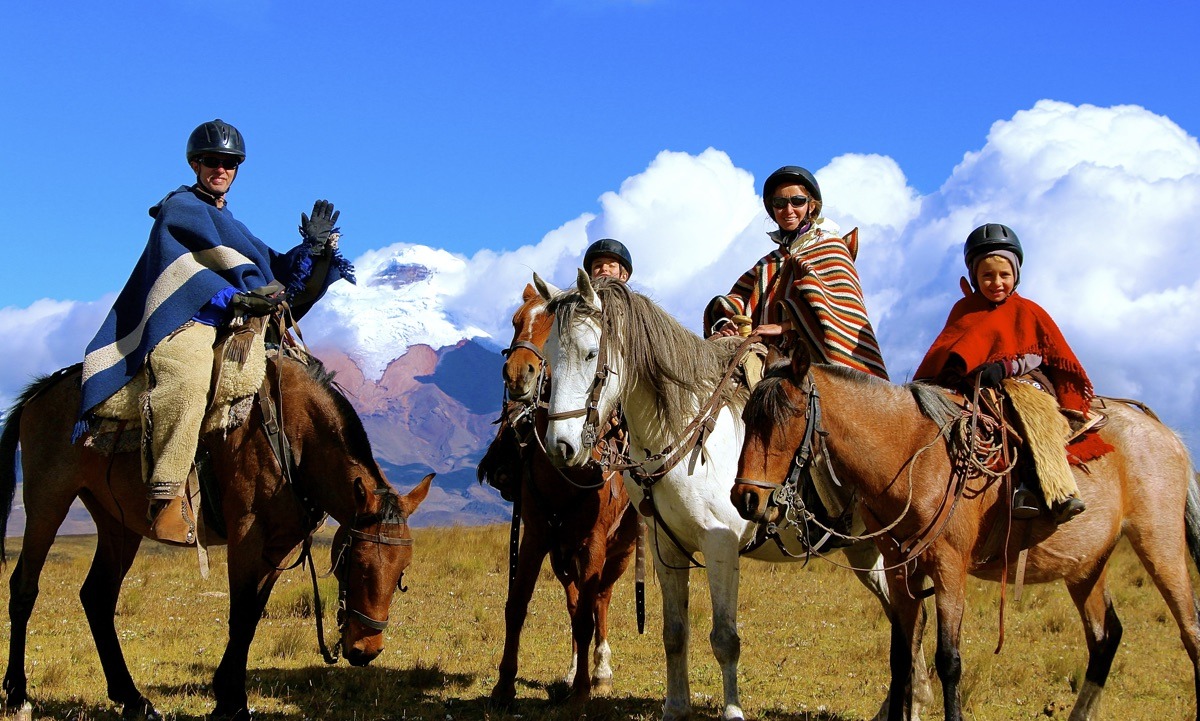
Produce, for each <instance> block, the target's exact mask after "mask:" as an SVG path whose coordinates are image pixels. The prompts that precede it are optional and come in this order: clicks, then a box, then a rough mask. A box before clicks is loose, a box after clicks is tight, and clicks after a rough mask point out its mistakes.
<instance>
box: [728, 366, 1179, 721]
mask: <svg viewBox="0 0 1200 721" xmlns="http://www.w3.org/2000/svg"><path fill="white" fill-rule="evenodd" d="M1097 402H1098V403H1103V405H1104V408H1103V412H1104V413H1105V414H1106V415H1107V417H1108V421H1107V424H1106V425H1104V426H1103V428H1101V429H1100V430H1099V431H1098V432H1099V433H1100V436H1101V438H1102V439H1103V440H1105V441H1107V442H1108V443H1109V444H1111V445H1112V446H1113V447H1114V448H1115V450H1114V451H1111V452H1109V453H1107V454H1105V455H1103V456H1101V457H1100V458H1098V459H1096V460H1090V461H1088V462H1087V464H1086V465H1087V468H1086V470H1084V469H1080V468H1077V467H1076V468H1075V469H1074V476H1075V479H1076V481H1077V483H1078V485H1079V492H1080V495H1081V497H1082V498H1083V499H1084V500H1085V501H1086V503H1087V510H1086V511H1085V512H1084V513H1083V514H1082V515H1080V516H1078V517H1077V518H1075V519H1073V520H1071V521H1070V522H1069V523H1064V524H1062V525H1060V526H1056V525H1055V522H1054V520H1053V519H1051V518H1049V516H1048V514H1044V515H1043V516H1042V517H1040V518H1038V519H1034V520H1032V521H1017V520H1014V519H1011V518H1010V515H1009V502H1008V498H1009V496H1010V494H1011V488H1010V487H1009V484H1005V483H1003V482H1000V481H999V480H998V478H990V479H989V474H986V473H983V472H978V473H974V474H972V473H969V472H967V471H966V470H964V468H963V465H962V463H963V461H962V456H959V455H956V454H958V452H959V451H958V450H957V447H956V446H954V447H952V445H951V443H950V442H949V441H948V440H947V438H952V437H954V436H956V435H957V432H956V426H955V424H969V423H970V420H971V419H970V417H969V415H966V414H963V413H962V412H961V409H960V407H959V406H958V405H955V404H953V403H951V401H950V399H949V396H948V395H947V393H946V392H944V391H942V390H941V389H938V388H936V387H934V386H929V385H925V384H922V383H914V384H909V385H906V386H898V385H893V384H891V383H888V382H886V381H882V380H879V379H877V378H873V377H871V376H868V375H866V374H863V373H859V372H856V371H853V370H849V369H844V368H838V367H834V366H826V365H816V364H812V363H811V362H810V359H809V358H808V356H807V354H804V353H802V352H801V353H797V354H796V355H795V356H794V357H793V358H792V360H791V361H790V363H780V364H777V365H776V366H775V367H773V368H772V369H770V370H769V371H768V373H767V377H766V378H765V379H764V380H763V381H762V382H761V383H760V384H759V385H758V387H756V388H755V390H754V393H753V395H752V396H751V398H750V401H749V404H748V405H747V408H746V419H747V435H746V442H745V445H744V447H743V450H742V456H741V458H740V459H739V461H738V480H737V483H736V484H735V485H734V486H733V489H732V491H731V493H732V497H733V498H735V499H738V505H739V510H740V511H741V512H742V514H743V515H744V516H745V517H747V518H750V519H752V520H756V521H758V520H767V521H771V520H773V519H775V518H776V517H777V516H778V515H779V513H780V510H779V509H778V508H775V507H774V506H773V505H772V504H773V499H774V498H776V497H777V496H778V491H774V492H773V491H772V490H771V487H772V486H774V487H776V488H777V487H778V486H779V484H780V482H781V481H782V480H783V478H784V476H786V475H787V474H788V469H789V467H790V466H792V465H793V464H795V462H796V461H795V459H796V458H798V457H799V455H800V452H799V451H798V449H802V448H803V447H804V446H805V445H810V444H809V443H806V441H805V438H806V437H807V438H809V439H823V441H820V440H818V441H817V442H818V443H820V442H823V443H824V445H825V448H826V451H827V453H828V457H829V459H830V462H831V463H832V466H833V468H834V470H835V471H836V474H837V476H838V477H839V478H840V479H841V481H842V482H843V483H845V484H847V485H848V486H850V487H851V488H853V489H855V490H856V491H857V499H858V501H857V503H858V506H859V508H860V509H861V512H862V517H863V518H864V519H866V521H867V526H868V529H869V531H870V535H873V536H874V537H875V539H876V543H877V544H878V545H879V548H880V551H881V552H882V553H883V556H884V560H885V561H886V562H887V566H888V568H889V569H890V570H889V572H888V581H889V584H890V587H891V591H892V603H893V615H892V617H891V619H892V636H891V674H892V675H891V695H890V698H891V707H890V709H889V715H888V718H889V719H891V720H892V721H901V720H902V719H908V718H909V717H910V716H909V714H910V709H909V707H908V703H909V701H908V697H907V694H906V693H904V692H903V687H904V683H905V681H906V679H907V678H908V676H909V672H910V669H911V668H912V665H913V663H914V661H920V662H921V665H922V666H923V663H924V662H923V657H922V656H920V655H917V654H916V652H915V651H914V648H915V644H917V643H919V641H920V638H921V634H922V631H923V629H922V624H921V623H920V622H919V621H918V619H917V606H918V604H919V603H920V601H919V600H918V597H919V596H921V595H922V594H921V589H922V586H924V585H925V582H926V581H930V582H931V583H932V588H933V593H934V596H935V599H936V607H937V629H938V630H937V651H936V654H935V666H936V669H937V673H938V675H939V676H940V677H941V681H942V693H943V705H944V708H945V718H946V719H947V720H948V721H959V720H960V719H962V710H961V703H960V700H959V681H960V679H961V676H962V660H961V656H960V654H959V636H960V631H961V625H962V619H963V614H964V605H965V603H966V601H965V595H964V592H965V584H966V580H967V575H968V574H971V575H974V576H977V577H980V578H984V579H987V580H992V581H1007V582H1014V581H1015V580H1016V579H1017V578H1018V571H1017V566H1018V565H1019V562H1018V563H1013V564H1011V565H1010V563H1009V561H1010V560H1017V559H1018V553H1019V552H1020V550H1021V548H1022V547H1026V546H1027V547H1028V551H1027V558H1026V560H1025V564H1026V565H1025V571H1024V573H1025V574H1026V575H1025V578H1024V580H1025V581H1026V582H1031V583H1045V582H1050V581H1054V580H1058V579H1062V580H1064V581H1065V583H1066V586H1067V590H1068V591H1069V592H1070V594H1071V598H1072V600H1073V601H1074V602H1075V605H1076V607H1077V608H1078V610H1079V615H1080V616H1081V618H1082V620H1083V627H1084V635H1085V637H1086V639H1087V649H1088V665H1087V672H1086V677H1085V682H1084V684H1083V686H1082V688H1081V689H1080V690H1079V696H1078V698H1077V700H1076V702H1075V706H1074V708H1073V710H1072V711H1071V716H1070V718H1071V721H1094V720H1095V719H1097V718H1098V717H1099V713H1098V708H1099V703H1100V697H1101V694H1102V692H1103V690H1104V684H1105V681H1106V679H1107V677H1108V673H1109V669H1110V667H1111V666H1112V661H1113V655H1114V654H1115V653H1116V650H1117V646H1118V645H1119V643H1120V640H1121V622H1120V619H1119V618H1118V617H1117V614H1116V611H1115V610H1114V609H1113V604H1112V599H1111V598H1110V596H1109V593H1108V589H1107V585H1106V582H1105V566H1106V563H1107V561H1108V558H1109V555H1110V554H1111V553H1112V552H1113V548H1114V546H1115V545H1116V543H1117V540H1118V539H1119V538H1120V537H1121V536H1122V534H1124V535H1127V536H1128V537H1129V540H1130V542H1131V543H1132V545H1133V548H1134V551H1135V552H1136V553H1137V555H1138V557H1139V558H1140V559H1141V562H1142V564H1143V565H1144V566H1145V568H1146V571H1147V572H1148V573H1149V574H1150V577H1151V578H1152V579H1153V580H1154V583H1155V585H1156V586H1157V587H1158V590H1159V592H1160V593H1161V594H1162V596H1163V598H1164V599H1165V600H1166V602H1167V605H1168V607H1169V608H1170V610H1171V613H1172V615H1173V616H1174V617H1175V622H1176V623H1177V624H1178V625H1179V631H1180V635H1181V637H1182V638H1183V644H1184V647H1185V648H1186V649H1187V653H1188V655H1189V656H1190V657H1191V660H1192V665H1193V668H1194V677H1195V678H1194V685H1195V686H1196V691H1197V693H1198V694H1200V615H1198V612H1200V607H1198V606H1197V604H1196V600H1195V597H1194V595H1193V591H1192V584H1191V579H1190V578H1189V575H1188V567H1187V557H1188V555H1189V553H1190V555H1191V558H1192V560H1193V562H1194V563H1197V564H1200V486H1198V485H1197V480H1196V475H1195V473H1194V469H1193V466H1192V462H1191V459H1190V458H1189V455H1188V452H1187V449H1186V448H1185V447H1184V445H1183V443H1182V442H1181V441H1180V439H1179V437H1178V436H1177V435H1175V433H1174V432H1172V431H1171V430H1170V429H1169V428H1167V427H1166V426H1165V425H1163V424H1162V423H1161V422H1160V421H1159V420H1158V419H1157V418H1156V417H1155V416H1154V415H1153V414H1152V413H1150V412H1149V411H1148V409H1145V407H1144V406H1140V408H1141V409H1140V410H1139V409H1135V408H1134V407H1132V406H1131V405H1129V404H1128V403H1126V402H1121V401H1114V400H1113V399H1098V401H1097ZM1143 410H1144V411H1146V412H1143ZM814 419H815V420H814ZM968 427H969V426H968ZM943 431H946V433H943ZM956 458H957V459H958V460H956ZM1030 544H1032V545H1030ZM1002 598H1003V595H1002ZM1001 629H1003V624H1002V625H1001ZM1001 634H1002V635H1001V641H1002V640H1003V631H1001ZM1198 718H1200V714H1198Z"/></svg>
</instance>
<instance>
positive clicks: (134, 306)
mask: <svg viewBox="0 0 1200 721" xmlns="http://www.w3.org/2000/svg"><path fill="white" fill-rule="evenodd" d="M150 215H151V216H152V217H154V219H155V220H154V227H153V229H151V231H150V240H149V241H148V242H147V243H146V249H145V250H144V251H142V257H141V258H139V259H138V262H137V265H136V266H135V267H134V269H133V273H132V274H131V275H130V276H129V280H128V281H126V283H125V287H124V288H123V289H122V290H121V293H120V295H118V296H117V300H116V302H115V303H114V304H113V307H112V310H110V311H109V313H108V316H107V317H106V318H105V319H104V323H103V325H101V326H100V330H99V331H98V332H97V333H96V337H95V338H93V339H92V342H91V343H89V344H88V346H87V351H86V353H85V355H84V359H83V400H82V403H81V404H80V409H79V415H80V418H81V419H84V420H86V419H87V417H88V413H89V411H91V410H92V409H93V408H95V407H96V405H98V404H99V403H102V402H104V401H105V400H107V399H108V398H109V396H111V395H112V394H113V393H116V392H117V391H118V390H120V389H121V387H123V386H124V385H125V384H126V383H128V382H129V381H130V379H132V378H133V376H134V375H135V374H136V373H137V372H138V371H139V370H141V368H142V365H143V364H145V362H146V356H147V355H148V354H149V353H150V351H151V350H152V349H153V348H154V347H155V346H156V345H158V343H159V341H161V340H162V339H163V338H166V337H167V336H168V335H170V334H171V333H173V332H174V331H175V330H177V329H178V328H179V327H180V326H182V325H183V324H184V323H186V322H187V321H189V320H191V318H192V317H193V316H195V315H196V312H197V311H198V310H200V308H202V307H203V306H204V305H205V304H206V303H208V301H209V300H210V299H211V298H212V297H213V296H214V295H216V293H217V292H218V291H220V290H223V289H224V288H227V287H229V286H232V287H234V288H236V289H237V290H238V291H249V290H254V289H256V288H260V287H262V286H264V285H266V284H267V283H270V282H271V281H272V280H276V279H278V280H279V281H280V282H281V283H283V284H284V285H286V286H287V287H288V288H289V290H291V291H294V290H296V289H298V288H300V287H303V285H304V282H305V281H306V280H307V278H308V275H309V272H310V270H311V268H312V258H311V257H310V255H309V252H308V249H307V248H306V247H305V246H304V245H303V244H301V245H299V246H297V247H295V248H293V249H292V250H291V251H289V252H288V253H286V254H282V253H277V252H275V251H274V250H272V249H271V248H269V247H268V246H267V245H266V244H265V243H263V242H262V241H261V240H259V239H258V238H256V237H254V235H253V234H252V233H251V232H250V231H249V230H248V229H247V228H246V226H245V225H242V223H240V222H238V221H237V220H236V219H234V217H233V214H232V213H230V212H229V210H228V207H226V208H224V209H218V208H216V207H215V206H213V205H210V204H209V203H207V202H205V201H204V200H201V199H200V198H199V197H197V196H196V195H195V194H194V193H193V192H192V191H191V189H190V188H188V187H187V186H182V187H180V188H179V189H178V190H176V191H174V192H173V193H171V194H169V195H168V196H167V197H166V198H163V200H162V201H161V202H160V203H159V204H158V205H156V206H154V207H153V208H151V209H150ZM343 275H345V276H346V277H348V278H349V279H350V280H353V276H352V275H351V269H350V266H349V264H348V263H346V262H345V260H343V259H342V258H341V257H340V256H337V257H335V259H334V262H333V263H332V264H331V265H330V270H329V274H328V276H327V277H326V280H325V287H328V285H329V284H330V283H332V282H333V281H335V280H337V279H338V278H341V277H343ZM322 292H324V290H322ZM77 434H78V429H77Z"/></svg>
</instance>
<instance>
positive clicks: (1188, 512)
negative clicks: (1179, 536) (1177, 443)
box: [1183, 468, 1200, 569]
mask: <svg viewBox="0 0 1200 721" xmlns="http://www.w3.org/2000/svg"><path fill="white" fill-rule="evenodd" d="M1188 473H1189V474H1191V477H1190V478H1189V479H1188V495H1187V504H1186V505H1185V507H1184V511H1183V519H1184V522H1185V524H1186V525H1187V544H1188V551H1190V552H1191V554H1192V563H1194V564H1196V568H1197V569H1200V475H1197V473H1196V470H1195V468H1189V469H1188Z"/></svg>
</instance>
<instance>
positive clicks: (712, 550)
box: [702, 529, 744, 721]
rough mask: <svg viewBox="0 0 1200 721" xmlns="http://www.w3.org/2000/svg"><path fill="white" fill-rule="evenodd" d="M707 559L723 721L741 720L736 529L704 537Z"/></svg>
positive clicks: (713, 642) (711, 635)
mask: <svg viewBox="0 0 1200 721" xmlns="http://www.w3.org/2000/svg"><path fill="white" fill-rule="evenodd" d="M702 550H703V551H704V563H705V565H706V566H707V567H708V592H709V595H710V596H711V598H712V613H713V618H712V632H711V633H710V634H709V637H708V640H709V643H710V644H711V645H712V650H713V656H715V657H716V659H717V663H718V664H720V666H721V685H722V688H723V691H724V694H725V708H724V709H723V711H722V713H721V718H722V719H723V721H742V719H743V718H744V716H743V714H742V704H741V700H740V699H739V698H738V678H737V673H738V660H739V659H740V658H741V655H742V640H741V638H740V637H739V636H738V631H737V602H738V582H739V576H740V564H739V562H738V561H739V559H738V543H737V536H735V535H734V534H733V531H730V530H727V529H724V530H714V531H710V532H709V533H708V535H707V536H706V537H705V543H704V547H703V549H702Z"/></svg>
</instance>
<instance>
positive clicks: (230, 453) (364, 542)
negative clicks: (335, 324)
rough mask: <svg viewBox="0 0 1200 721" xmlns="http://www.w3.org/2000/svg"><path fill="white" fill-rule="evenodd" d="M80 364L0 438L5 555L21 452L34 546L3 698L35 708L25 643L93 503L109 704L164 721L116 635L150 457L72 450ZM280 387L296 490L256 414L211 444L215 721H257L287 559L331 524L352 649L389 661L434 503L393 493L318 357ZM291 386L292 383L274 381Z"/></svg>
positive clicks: (283, 377) (15, 606) (17, 599)
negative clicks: (250, 676)
mask: <svg viewBox="0 0 1200 721" xmlns="http://www.w3.org/2000/svg"><path fill="white" fill-rule="evenodd" d="M80 368H81V366H80V365H76V366H72V367H71V368H67V369H64V370H62V371H59V372H58V373H55V374H53V375H51V376H47V377H44V378H40V379H38V380H36V381H34V382H33V383H32V384H31V385H30V386H29V387H28V388H26V389H25V391H24V393H22V395H21V397H20V398H19V399H18V400H17V402H16V404H15V405H14V407H13V409H12V410H11V411H10V413H9V415H8V419H7V421H6V422H5V424H4V429H3V431H2V432H0V499H2V500H3V502H2V503H0V557H2V555H3V551H4V549H3V538H4V533H3V532H4V530H5V529H6V528H7V526H8V519H9V515H10V513H11V511H12V501H13V496H14V493H15V490H16V452H17V444H18V442H19V443H20V446H21V450H22V453H21V467H22V470H23V472H24V484H23V486H24V498H25V512H26V522H25V537H24V543H23V545H22V546H21V554H20V558H19V560H18V561H17V566H16V570H14V571H13V575H12V579H11V581H10V583H9V588H10V591H11V595H10V597H9V604H8V612H9V618H10V621H11V624H12V634H11V640H10V643H9V649H8V670H7V671H6V673H5V675H4V681H3V690H4V693H5V695H6V696H7V702H8V705H9V707H15V708H21V707H22V706H26V708H28V696H27V691H26V677H25V642H26V634H27V632H28V623H29V617H30V615H31V614H32V612H33V606H34V602H35V601H36V600H37V596H38V577H39V575H40V574H41V571H42V567H43V565H44V564H45V562H46V556H47V554H48V553H49V551H50V546H51V544H52V543H53V542H54V537H55V534H56V532H57V531H58V527H59V525H61V524H62V522H63V519H64V518H65V517H66V515H67V510H68V509H69V508H70V506H71V503H72V501H74V499H75V498H77V497H78V498H80V499H81V500H82V501H83V503H84V505H85V506H86V507H87V509H88V512H89V513H91V515H92V518H93V519H94V520H95V522H96V538H97V541H96V556H95V558H94V559H93V561H92V566H91V570H90V571H89V572H88V575H87V579H86V580H85V581H84V582H83V586H82V588H81V589H80V592H79V596H80V599H81V600H82V601H83V608H84V613H85V614H86V615H87V620H88V624H89V625H90V626H91V630H92V637H93V639H94V640H95V642H96V650H97V651H98V652H99V655H100V664H101V666H102V667H103V669H104V676H105V679H106V680H107V683H108V697H109V698H110V699H112V700H113V701H114V702H115V703H117V704H120V705H122V706H123V712H122V715H121V717H122V718H123V719H139V720H141V721H158V720H160V719H162V714H160V713H159V712H158V711H157V710H156V709H155V708H154V705H153V704H152V703H151V702H150V701H149V700H148V699H147V698H146V697H145V696H143V695H142V693H141V692H140V691H139V690H138V688H137V686H135V685H134V682H133V679H132V677H131V676H130V674H129V668H128V666H127V664H126V662H125V656H124V654H123V653H122V651H121V645H120V641H119V639H118V637H117V632H116V629H115V628H114V625H113V614H114V611H115V609H116V605H117V595H118V594H119V593H120V590H121V582H122V580H123V579H124V578H125V574H126V573H127V572H128V571H129V567H130V566H131V565H132V563H133V559H134V556H135V555H136V554H137V551H138V546H139V544H140V543H141V540H142V537H143V536H147V537H149V536H148V534H149V533H150V528H149V524H148V523H147V521H146V514H147V503H146V488H145V485H144V484H143V482H142V471H141V462H140V459H139V454H138V453H137V452H136V451H135V452H127V453H117V454H115V455H113V456H112V457H104V456H101V455H99V454H98V453H96V452H95V451H93V450H92V449H91V448H88V447H85V446H84V445H83V444H82V443H79V444H73V443H71V441H70V439H71V433H72V427H73V424H74V414H73V413H72V412H71V409H75V408H78V407H79V380H80ZM267 372H268V378H269V379H271V380H272V383H271V387H273V388H280V392H281V393H282V399H283V404H282V405H283V409H284V411H285V413H284V414H283V416H282V418H281V421H282V426H283V429H284V431H285V433H286V435H287V439H288V442H289V443H290V446H291V456H292V458H293V459H294V465H293V467H292V470H291V481H292V482H291V483H288V482H286V481H285V479H284V477H283V476H282V474H281V469H280V466H279V465H278V464H277V462H276V459H275V455H274V451H273V450H272V447H271V443H270V441H269V440H268V438H267V435H266V433H265V432H264V425H263V420H262V411H261V410H260V407H259V406H258V405H257V404H256V405H255V406H254V410H253V412H252V413H251V414H250V416H249V418H247V420H246V422H245V423H244V424H243V425H242V426H241V427H239V428H237V429H234V430H232V431H229V433H228V436H227V437H226V438H225V439H221V438H220V434H219V432H218V433H216V434H213V435H210V436H207V437H205V438H202V439H201V444H202V446H203V447H205V448H206V449H207V451H208V453H209V458H210V460H211V465H212V469H213V471H214V474H215V476H216V478H217V479H219V480H218V483H217V485H218V488H219V493H217V494H215V495H217V496H219V507H220V515H221V518H222V519H223V521H224V526H225V528H226V529H227V530H228V534H227V541H228V545H229V552H228V565H229V641H228V644H227V645H226V647H225V653H224V655H223V656H222V658H221V663H220V665H219V666H218V667H217V670H216V675H215V676H214V678H213V692H214V695H215V696H216V701H217V704H216V708H215V710H214V711H213V718H214V719H236V720H238V721H242V720H244V719H249V718H250V711H249V709H248V708H247V705H246V700H247V699H246V657H247V653H248V651H249V648H250V642H251V640H252V639H253V638H254V632H255V629H256V628H257V626H258V622H259V619H260V618H261V617H262V613H263V609H264V608H265V607H266V604H267V598H268V596H270V593H271V588H272V587H273V586H274V584H275V581H276V579H277V578H278V577H279V575H280V573H281V571H282V569H283V568H284V566H285V564H286V561H287V558H288V556H289V555H290V554H292V553H293V552H294V551H295V550H296V549H297V548H298V547H299V546H300V545H301V544H302V543H303V542H304V541H305V539H306V538H307V537H308V536H309V534H310V533H311V532H312V530H313V529H314V528H315V526H316V524H317V523H318V522H319V521H320V520H321V518H322V517H323V515H324V514H326V513H328V514H329V515H330V516H332V517H333V518H334V519H336V520H337V522H338V523H340V524H341V527H340V528H339V529H338V531H337V534H336V535H335V537H334V544H333V564H334V568H335V572H336V574H337V577H338V581H339V585H340V590H341V595H342V597H343V598H344V602H345V606H344V608H345V612H344V613H343V614H339V615H340V616H341V618H340V619H339V621H340V623H341V625H342V628H341V639H340V647H341V650H342V652H343V653H344V655H345V656H346V658H347V660H349V661H350V663H352V664H354V665H356V666H362V665H365V664H367V663H369V662H370V661H371V660H372V659H374V658H375V657H376V656H378V655H379V653H380V652H381V651H383V634H382V630H383V628H384V627H386V625H387V619H388V608H389V606H390V604H391V600H392V594H393V593H394V591H395V590H396V588H397V586H398V585H399V584H400V583H401V580H402V575H403V573H404V569H405V568H407V567H408V565H409V563H410V562H411V560H412V536H411V534H410V532H409V528H408V524H407V518H408V516H409V515H411V514H412V513H413V511H415V510H416V508H417V506H418V505H419V504H420V503H421V501H423V500H424V499H425V495H426V493H428V491H429V484H430V481H431V480H432V478H433V476H432V474H430V475H429V476H426V477H425V479H424V480H423V481H421V483H420V484H419V485H418V486H417V487H416V488H414V489H413V490H412V491H411V492H410V493H409V494H408V495H406V496H400V495H398V494H397V493H396V492H395V491H394V490H392V488H391V486H389V485H388V482H387V480H386V479H385V478H384V476H383V473H382V471H380V469H379V466H378V464H377V463H376V462H375V460H374V458H373V457H372V455H371V445H370V442H369V441H368V439H367V434H366V432H365V431H364V430H363V426H362V422H361V421H360V420H359V418H358V415H357V414H356V413H355V412H354V409H353V408H352V407H351V406H350V402H349V401H347V400H346V398H345V397H344V396H343V395H342V394H341V393H340V392H339V391H338V390H337V389H336V387H334V386H333V385H332V384H331V379H332V374H330V373H326V372H325V371H324V369H323V368H322V367H321V366H320V364H319V363H317V362H316V361H315V359H313V361H312V362H311V363H310V364H309V365H307V366H306V365H304V364H302V363H299V362H297V361H293V360H290V359H289V360H286V361H284V362H282V363H281V364H280V365H279V366H278V367H277V366H275V365H274V364H271V365H270V366H269V367H268V371H267ZM275 380H279V381H280V384H278V385H277V384H276V383H275V382H274V381H275Z"/></svg>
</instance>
